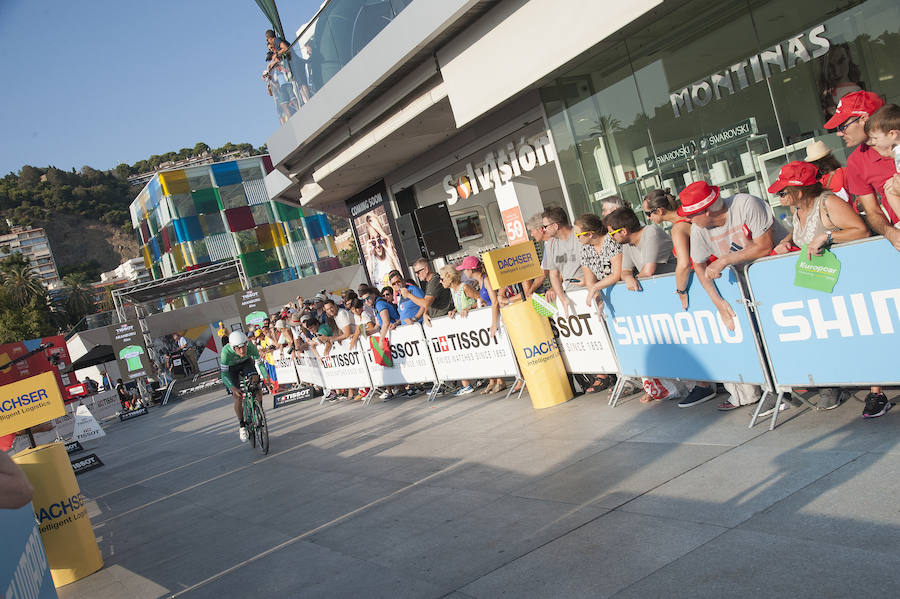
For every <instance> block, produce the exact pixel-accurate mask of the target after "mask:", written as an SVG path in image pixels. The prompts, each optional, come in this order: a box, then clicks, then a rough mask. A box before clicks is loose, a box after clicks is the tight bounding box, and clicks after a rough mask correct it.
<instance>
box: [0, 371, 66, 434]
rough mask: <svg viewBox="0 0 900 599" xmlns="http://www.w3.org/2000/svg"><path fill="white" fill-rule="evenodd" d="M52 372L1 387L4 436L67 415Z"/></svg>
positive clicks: (0, 420)
mask: <svg viewBox="0 0 900 599" xmlns="http://www.w3.org/2000/svg"><path fill="white" fill-rule="evenodd" d="M65 413H66V408H65V405H64V404H63V399H62V395H61V394H60V392H59V387H58V386H57V384H56V376H55V375H54V373H52V372H42V373H41V374H38V375H36V376H32V377H28V378H27V379H25V380H22V381H18V382H16V383H11V384H9V385H3V386H2V387H0V435H6V434H9V433H14V432H16V431H21V430H24V429H26V428H28V427H31V426H36V425H38V424H41V423H42V422H47V421H49V420H53V419H54V418H59V417H60V416H63V415H65Z"/></svg>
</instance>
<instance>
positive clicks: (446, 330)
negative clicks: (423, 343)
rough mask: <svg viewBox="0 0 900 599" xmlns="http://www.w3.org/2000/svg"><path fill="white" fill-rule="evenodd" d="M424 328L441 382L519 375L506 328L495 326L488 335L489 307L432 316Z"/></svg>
mask: <svg viewBox="0 0 900 599" xmlns="http://www.w3.org/2000/svg"><path fill="white" fill-rule="evenodd" d="M424 330H425V337H426V338H427V339H428V349H429V351H430V352H431V359H432V362H433V363H434V369H435V371H436V373H437V377H438V379H439V380H441V381H455V380H460V379H489V378H502V377H507V376H511V377H518V376H519V369H518V366H517V365H516V356H515V354H514V353H513V350H512V345H511V344H510V342H509V337H508V336H507V334H506V331H504V330H503V329H502V328H498V329H497V336H496V337H495V338H493V339H492V338H491V309H490V308H482V309H480V310H472V311H470V312H469V313H468V315H467V316H466V317H465V318H462V317H460V316H457V317H456V318H450V317H448V316H442V317H441V318H434V319H432V320H431V326H430V327H429V326H426V327H424Z"/></svg>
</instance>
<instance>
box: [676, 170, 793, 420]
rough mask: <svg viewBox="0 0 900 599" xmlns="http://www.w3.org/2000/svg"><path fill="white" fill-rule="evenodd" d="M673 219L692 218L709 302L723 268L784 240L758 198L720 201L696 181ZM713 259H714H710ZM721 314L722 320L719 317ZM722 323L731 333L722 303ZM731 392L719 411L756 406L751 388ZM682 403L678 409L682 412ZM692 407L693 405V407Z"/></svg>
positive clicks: (729, 314) (715, 191)
mask: <svg viewBox="0 0 900 599" xmlns="http://www.w3.org/2000/svg"><path fill="white" fill-rule="evenodd" d="M679 197H680V198H681V207H679V208H678V211H677V212H678V215H679V216H681V217H686V218H690V219H691V260H692V261H693V263H694V271H695V272H696V273H697V279H698V281H699V282H700V284H701V285H702V286H703V288H704V289H706V291H707V293H708V294H709V296H710V299H711V300H712V301H713V302H715V301H716V300H717V298H720V295H719V292H718V290H717V289H716V288H715V279H717V278H719V277H720V276H721V275H722V271H723V270H724V269H725V268H726V267H727V266H732V265H733V266H739V265H742V264H746V263H748V262H752V261H753V260H756V259H757V258H762V257H763V256H768V255H769V254H771V253H772V250H773V249H774V248H775V244H776V243H777V242H778V240H781V239H784V236H785V231H784V228H783V227H782V226H781V224H779V223H778V222H777V221H776V220H775V216H774V214H772V209H771V208H770V207H769V206H768V204H766V203H765V202H763V201H762V200H761V199H759V198H757V197H755V196H752V195H749V194H746V193H739V194H737V195H735V196H733V197H730V198H722V197H721V196H720V192H719V188H718V187H716V186H711V185H709V184H708V183H707V182H706V181H697V182H695V183H691V184H690V185H688V186H687V187H685V188H684V189H683V190H682V192H681V193H680V194H679ZM714 258H715V260H713V259H714ZM738 276H739V277H740V276H741V275H740V272H738ZM723 310H725V315H724V316H721V315H722V312H723ZM719 312H720V316H721V317H722V320H723V322H724V323H725V324H726V326H728V327H729V328H733V327H734V324H733V319H734V316H735V315H734V311H733V310H732V309H731V306H728V304H727V303H723V304H722V305H721V308H720V310H719ZM726 388H727V389H729V390H730V391H731V398H730V400H729V401H728V402H725V403H723V404H720V405H719V409H720V410H723V411H725V410H731V409H734V408H738V407H740V406H742V405H747V404H751V403H755V402H757V401H759V397H760V389H759V387H756V386H753V385H726ZM686 402H687V400H686V399H685V400H682V401H681V402H680V403H679V404H678V405H679V407H687V406H689V405H693V404H687V403H686ZM695 403H697V402H695Z"/></svg>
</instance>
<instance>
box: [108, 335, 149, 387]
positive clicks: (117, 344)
mask: <svg viewBox="0 0 900 599" xmlns="http://www.w3.org/2000/svg"><path fill="white" fill-rule="evenodd" d="M106 328H107V330H108V331H109V340H110V343H111V344H112V349H113V354H114V355H115V356H116V362H117V363H118V365H119V372H120V373H121V375H122V380H123V381H125V382H126V383H127V382H129V381H134V380H137V379H139V378H141V377H145V376H149V375H150V374H151V373H152V372H153V370H152V369H151V368H150V356H148V355H147V348H146V346H145V345H144V334H143V333H142V332H141V325H140V323H139V322H138V321H137V320H126V321H125V322H123V323H121V324H114V325H110V326H108V327H106Z"/></svg>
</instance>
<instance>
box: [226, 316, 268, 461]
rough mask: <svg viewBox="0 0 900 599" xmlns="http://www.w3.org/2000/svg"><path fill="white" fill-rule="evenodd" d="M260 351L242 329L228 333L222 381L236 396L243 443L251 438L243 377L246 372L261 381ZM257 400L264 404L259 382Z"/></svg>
mask: <svg viewBox="0 0 900 599" xmlns="http://www.w3.org/2000/svg"><path fill="white" fill-rule="evenodd" d="M261 363H262V360H260V357H259V352H258V351H257V350H256V346H255V345H253V344H252V343H248V340H247V335H245V334H244V333H243V332H242V331H232V333H231V334H230V335H228V345H227V346H225V348H224V349H223V350H222V358H221V368H222V382H223V383H225V388H226V389H228V390H229V391H231V394H232V395H233V396H234V413H235V415H236V416H237V418H238V422H239V423H240V431H239V434H240V437H241V443H246V442H247V440H248V439H249V438H250V433H249V432H248V431H247V422H246V421H245V420H244V406H243V397H242V396H241V377H242V376H244V375H245V374H249V375H252V376H253V377H254V378H253V379H251V380H252V381H253V382H254V383H259V372H258V371H257V369H256V365H257V364H261ZM256 401H258V402H259V405H260V406H261V405H262V387H261V386H260V385H258V384H257V388H256Z"/></svg>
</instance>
